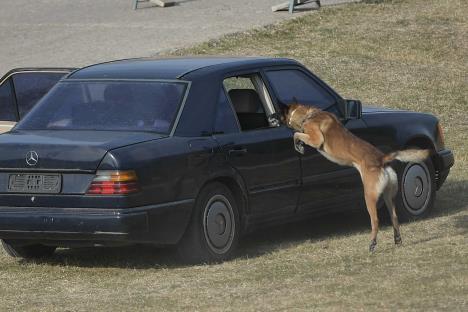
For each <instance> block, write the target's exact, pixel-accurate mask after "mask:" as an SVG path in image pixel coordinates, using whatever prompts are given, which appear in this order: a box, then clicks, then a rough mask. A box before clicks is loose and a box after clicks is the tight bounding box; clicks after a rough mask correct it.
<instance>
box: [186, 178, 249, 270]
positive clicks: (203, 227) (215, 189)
mask: <svg viewBox="0 0 468 312" xmlns="http://www.w3.org/2000/svg"><path fill="white" fill-rule="evenodd" d="M239 230H240V226H239V213H238V210H237V204H236V200H235V198H234V196H233V195H232V192H231V191H230V190H229V188H228V187H226V186H225V185H224V184H221V183H218V182H214V183H210V184H209V185H207V186H205V187H204V188H203V190H202V191H201V192H200V194H199V196H198V198H197V201H196V204H195V208H194V211H193V214H192V218H191V220H190V224H189V227H188V228H187V230H186V232H185V234H184V236H183V238H182V240H181V241H180V242H179V245H178V251H179V254H180V256H181V257H182V260H183V261H186V262H190V263H203V262H219V261H223V260H226V259H229V258H230V257H231V256H232V253H233V251H234V250H235V248H236V247H237V243H238V241H239Z"/></svg>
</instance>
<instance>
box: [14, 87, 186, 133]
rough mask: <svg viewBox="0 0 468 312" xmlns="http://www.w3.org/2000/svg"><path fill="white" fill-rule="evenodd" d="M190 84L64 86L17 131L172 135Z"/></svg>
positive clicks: (29, 116)
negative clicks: (85, 131) (55, 130)
mask: <svg viewBox="0 0 468 312" xmlns="http://www.w3.org/2000/svg"><path fill="white" fill-rule="evenodd" d="M185 88H186V84H185V83H179V82H157V81H151V82H139V81H122V82H116V81H76V82H61V83H59V84H58V85H57V86H56V87H55V88H54V89H53V90H52V91H51V92H50V93H48V94H47V95H46V96H45V97H44V98H43V99H42V100H41V101H40V102H39V103H38V104H37V106H36V107H35V108H34V109H33V110H32V111H31V112H30V113H29V114H28V115H27V116H26V118H25V119H24V120H23V121H22V122H20V123H19V125H18V127H17V129H44V130H45V129H59V130H61V129H73V130H131V131H134V130H135V131H155V132H159V133H167V132H169V131H170V128H171V125H172V122H173V121H174V119H175V115H176V113H177V110H178V107H179V105H180V103H181V101H182V98H183V94H184V92H185Z"/></svg>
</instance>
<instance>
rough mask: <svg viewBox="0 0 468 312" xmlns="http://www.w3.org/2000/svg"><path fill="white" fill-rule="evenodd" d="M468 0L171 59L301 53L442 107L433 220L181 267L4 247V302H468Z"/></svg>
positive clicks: (396, 95)
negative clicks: (26, 256) (441, 170)
mask: <svg viewBox="0 0 468 312" xmlns="http://www.w3.org/2000/svg"><path fill="white" fill-rule="evenodd" d="M465 12H468V2H466V1H462V0H412V1H410V0H407V1H367V3H361V4H354V5H348V6H342V7H335V8H323V9H322V10H321V11H320V12H318V13H311V14H308V15H305V16H302V17H299V18H297V19H295V20H291V21H288V22H284V23H281V24H278V25H273V26H269V27H266V28H261V29H256V30H252V31H249V32H246V33H239V34H234V35H229V36H226V37H223V38H221V39H219V40H213V41H209V42H206V43H203V44H201V45H198V46H195V47H191V48H188V49H183V50H179V51H175V52H173V54H180V55H186V54H211V55H213V54H216V55H219V54H227V55H265V56H275V57H276V56H278V57H280V56H281V57H283V56H285V57H292V58H295V59H297V60H299V61H301V62H303V63H304V64H306V65H307V66H308V67H309V68H310V69H311V70H313V71H314V72H315V73H317V74H318V75H319V76H320V77H322V78H323V79H324V80H325V81H327V82H328V83H329V84H330V85H332V86H333V87H334V88H335V89H336V90H337V91H338V92H339V93H341V94H342V95H344V96H345V97H348V98H357V99H361V100H363V101H364V102H365V103H373V104H375V105H382V106H386V107H398V108H404V109H411V110H417V111H423V112H430V113H433V114H435V115H437V116H438V117H439V118H440V120H441V122H442V125H443V128H444V129H445V134H446V145H447V146H448V147H450V148H452V149H453V150H454V152H455V157H456V165H455V167H454V168H453V169H452V172H451V174H450V176H449V178H448V180H447V182H446V183H445V185H444V187H443V188H442V189H441V190H440V191H439V192H438V198H437V201H436V205H435V211H434V212H433V214H432V215H431V217H430V218H428V219H425V220H423V221H419V222H413V223H407V224H404V225H403V226H402V235H403V241H404V244H403V246H402V247H401V248H395V247H394V246H393V244H392V230H391V228H390V227H388V226H386V227H383V229H382V231H381V232H380V234H379V245H378V251H377V253H376V254H374V255H369V254H368V252H367V243H368V235H369V221H368V217H367V216H366V213H365V212H364V211H363V212H362V213H354V214H345V215H338V216H334V217H333V216H332V217H330V216H328V217H323V218H319V219H315V220H313V221H308V222H303V223H300V224H294V225H287V226H282V227H276V228H273V229H268V230H263V231H259V232H257V233H255V235H251V236H249V237H247V238H246V239H245V240H244V241H243V243H242V244H241V246H240V250H239V253H238V257H237V258H236V259H234V260H232V261H229V262H226V263H222V264H217V265H205V266H183V265H181V264H178V263H177V262H175V261H174V259H173V258H172V255H171V252H170V251H168V250H159V249H151V248H144V249H141V248H124V249H114V248H109V249H106V248H96V249H81V250H80V249H77V250H60V251H59V252H58V253H57V255H56V256H55V257H54V258H53V259H52V260H49V261H46V262H28V261H24V260H15V259H12V258H9V257H8V256H6V255H5V254H4V253H3V252H0V310H5V311H9V310H21V311H23V310H32V311H63V310H69V311H74V310H76V311H88V310H96V309H97V310H103V311H116V310H117V311H120V310H139V311H145V310H146V311H167V310H173V311H180V310H190V311H195V310H203V311H205V310H206V311H219V310H226V311H241V310H242V311H265V310H272V311H278V310H288V311H289V310H294V311H302V310H332V311H342V310H429V311H436V310H450V311H453V310H459V311H466V310H467V308H468V211H467V208H468V142H467V139H468V117H467V112H468V98H467V97H468V74H467V72H468V68H467V67H468V53H467V51H468V23H467V20H466V16H465V15H466V14H464V13H465Z"/></svg>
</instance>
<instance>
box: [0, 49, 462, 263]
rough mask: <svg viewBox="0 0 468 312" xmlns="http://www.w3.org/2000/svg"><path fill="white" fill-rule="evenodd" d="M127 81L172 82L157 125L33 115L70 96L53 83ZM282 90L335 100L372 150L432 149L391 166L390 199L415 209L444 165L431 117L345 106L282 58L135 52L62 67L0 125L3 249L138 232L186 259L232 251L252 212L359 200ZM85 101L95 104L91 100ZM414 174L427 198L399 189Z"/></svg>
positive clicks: (329, 103) (410, 183) (337, 206)
mask: <svg viewBox="0 0 468 312" xmlns="http://www.w3.org/2000/svg"><path fill="white" fill-rule="evenodd" d="M136 83H143V84H148V86H149V87H148V88H151V84H153V83H154V84H161V85H162V84H168V85H171V86H170V87H171V88H175V86H176V85H177V88H179V89H180V92H179V91H178V92H179V93H177V94H178V95H179V97H178V100H177V101H175V102H174V103H176V102H177V104H174V105H175V110H174V115H173V118H172V119H170V120H169V119H168V122H167V127H166V129H165V131H162V130H158V131H152V130H151V127H150V128H144V129H143V128H141V129H139V128H138V129H137V128H135V129H133V128H125V127H124V128H122V129H121V128H118V129H114V128H113V127H111V126H109V127H108V128H103V129H101V128H99V129H96V127H98V126H93V122H94V123H96V121H98V122H97V123H100V122H102V123H106V122H107V120H105V119H106V117H100V118H101V119H98V118H97V117H93V118H95V119H93V120H94V121H90V124H89V125H87V126H85V127H82V128H79V129H76V128H73V129H68V128H61V127H62V125H64V124H71V123H70V120H69V119H70V118H75V117H67V118H68V119H67V118H64V119H61V120H57V122H55V123H53V126H51V123H49V124H47V122H42V121H41V122H42V123H41V122H39V121H37V120H39V119H41V118H42V119H44V118H46V117H47V118H54V117H53V115H51V113H50V109H49V111H46V110H45V108H41V107H44V106H47V105H49V106H50V105H52V106H51V107H55V108H54V109H56V110H58V109H61V108H60V107H66V106H67V105H70V106H71V105H74V104H71V103H70V101H69V102H67V101H63V103H60V105H59V106H53V105H55V104H54V103H53V104H50V103H46V102H47V101H49V102H51V101H52V102H53V101H54V99H55V98H59V96H58V95H56V94H57V93H59V92H60V90H59V89H60V88H72V89H71V90H75V89H77V90H78V87H77V88H75V89H73V88H74V87H73V86H75V85H81V87H82V86H84V87H90V88H89V89H90V90H92V88H91V85H92V84H95V85H96V86H101V84H104V85H105V86H104V87H106V90H107V89H109V90H110V88H111V85H115V84H117V87H116V88H114V89H113V91H112V92H114V94H113V96H114V97H115V98H117V97H127V96H128V93H129V92H121V91H122V89H125V88H126V87H128V86H132V85H133V84H136ZM81 87H80V88H81ZM104 87H102V88H104ZM164 87H165V85H164ZM96 88H98V87H96ZM96 88H95V89H96ZM138 88H140V87H138ZM119 89H120V91H119ZM57 90H58V91H57ZM79 90H81V89H79ZM129 90H130V89H129ZM133 90H137V89H135V88H134V89H133ZM138 90H140V89H138ZM54 92H55V98H54ZM70 92H72V91H68V93H70ZM106 92H107V91H104V94H105V93H106ZM112 92H111V91H109V92H108V93H109V94H111V93H112ZM119 92H120V93H119ZM145 92H146V91H145ZM171 92H172V91H171ZM51 93H52V95H51ZM111 95H112V94H111ZM80 96H82V97H89V95H80ZM132 96H133V98H129V99H127V100H126V101H127V102H126V104H122V105H127V106H128V107H127V106H125V107H127V108H125V109H127V110H128V109H130V108H131V107H134V106H135V105H137V104H135V103H136V101H137V100H135V97H137V96H138V95H137V94H135V92H133V93H132ZM48 97H49V98H50V97H52V100H50V99H49V100H48V99H47V98H48ZM83 101H85V100H83ZM106 101H107V100H106V98H105V96H104V99H103V100H99V101H97V102H100V103H101V102H102V103H104V104H106V105H107V104H108V103H107V102H106ZM292 101H299V102H301V103H304V104H314V105H318V106H320V107H321V108H322V109H325V110H328V111H331V112H333V113H336V114H337V116H338V117H339V118H340V119H341V120H342V121H343V124H344V125H345V127H346V128H348V129H349V130H350V131H352V132H353V133H355V134H356V135H358V136H359V137H361V138H363V139H365V140H367V141H369V142H370V143H372V144H374V145H375V146H377V147H379V148H380V149H381V150H383V151H391V150H398V149H404V148H407V147H410V146H416V147H420V148H429V149H431V150H433V151H434V153H433V156H432V158H431V159H430V160H429V161H428V162H427V163H428V164H427V165H424V166H423V167H421V168H419V167H414V166H417V165H416V164H405V165H404V166H402V168H401V170H400V178H401V187H402V189H403V191H402V192H403V194H402V195H401V196H402V198H403V203H402V204H401V206H402V207H400V208H399V209H401V210H404V213H406V214H408V215H410V216H414V217H417V216H420V215H423V214H425V213H426V210H428V209H429V208H430V207H429V206H430V201H431V200H433V195H434V194H435V189H436V188H439V187H440V186H441V185H442V183H443V182H444V180H445V178H446V177H447V175H448V172H449V169H450V167H451V166H452V165H453V155H452V153H451V152H450V151H449V150H447V149H445V147H444V144H443V137H442V133H441V130H440V126H439V123H438V120H437V118H436V117H434V116H432V115H429V114H422V113H416V112H410V111H399V110H386V109H381V108H371V107H363V109H362V116H361V114H360V113H359V112H355V113H348V114H346V113H344V110H343V107H346V103H349V101H348V102H346V101H344V100H343V99H342V98H341V97H340V96H339V95H338V94H337V93H336V92H335V91H334V90H333V89H331V88H330V87H329V86H327V85H326V84H325V83H324V82H323V81H321V80H320V79H319V78H318V77H316V76H315V75H313V74H312V73H311V72H310V71H309V70H307V69H306V68H305V67H304V66H303V65H301V64H300V63H298V62H296V61H294V60H290V59H270V58H184V59H177V58H176V59H133V60H123V61H116V62H109V63H103V64H98V65H93V66H90V67H85V68H83V69H80V70H77V71H74V72H72V73H71V74H69V75H68V76H67V77H65V78H64V79H63V80H61V82H59V83H58V85H57V86H56V87H54V88H53V89H52V91H50V92H49V93H48V95H46V97H45V98H44V99H43V100H42V101H40V102H39V104H38V105H37V106H36V107H35V108H34V109H33V110H32V112H31V113H30V114H29V115H28V116H27V117H26V118H25V119H24V120H23V121H21V122H20V123H19V124H18V125H17V126H16V127H15V128H14V129H13V130H12V131H11V132H9V133H6V134H3V135H1V136H0V151H1V153H0V238H1V239H3V240H4V241H5V246H6V247H7V250H10V254H15V252H16V251H19V252H16V254H17V255H18V254H19V255H21V256H28V255H29V256H34V255H38V254H41V252H36V251H35V250H40V251H44V250H43V249H40V247H41V246H42V247H43V248H46V247H48V246H49V247H50V246H52V247H50V248H53V247H56V246H71V247H73V246H76V245H79V246H83V245H86V246H92V245H115V244H119V245H120V244H121V245H125V244H136V243H147V244H157V245H171V244H179V246H182V247H181V248H182V249H183V250H185V251H187V250H189V249H190V248H192V249H197V250H198V251H199V254H197V259H198V260H210V259H215V260H216V259H224V258H225V257H227V256H228V255H230V254H231V252H232V250H233V249H234V248H235V243H236V242H237V240H238V236H239V235H240V234H241V233H243V232H245V231H248V230H249V229H252V228H255V227H256V226H261V225H269V224H273V223H278V222H286V221H291V220H295V219H301V218H304V217H305V216H308V215H316V214H321V213H324V212H330V211H337V210H346V209H352V208H356V207H359V206H360V205H361V204H362V197H363V195H362V185H361V181H360V177H359V174H358V172H357V171H356V170H355V169H354V168H349V167H340V166H338V165H336V164H334V163H331V162H330V161H328V160H327V159H325V158H324V157H322V156H321V155H320V154H319V153H317V152H316V151H315V150H313V149H307V150H306V153H305V155H300V154H299V153H297V152H296V151H295V149H294V146H293V140H292V135H293V131H292V130H291V129H289V128H287V127H286V126H285V125H283V124H281V122H279V120H278V119H277V118H275V116H276V115H275V113H277V112H278V110H279V106H280V105H281V104H287V103H288V102H292ZM93 103H94V102H93ZM102 103H101V104H102ZM343 103H344V104H343ZM353 103H354V104H356V102H353ZM101 104H99V105H101ZM358 104H359V103H358ZM57 105H58V104H57ZM83 105H84V104H83ZM93 105H94V104H93ZM96 105H98V104H95V106H96ZM132 105H133V106H132ZM343 105H344V106H343ZM83 107H84V106H83ZM73 109H74V108H73ZM87 109H90V110H89V112H88V111H86V110H87ZM117 109H120V108H117ZM70 110H72V109H70ZM83 110H84V111H85V112H88V115H86V116H90V115H93V114H99V113H98V112H95V110H94V107H93V108H83ZM140 111H141V110H140ZM112 112H113V110H112V108H109V116H111V115H112ZM122 112H123V111H122ZM122 112H121V113H120V114H122ZM67 114H71V115H70V116H72V115H73V114H74V115H73V116H76V115H77V114H79V112H73V113H67ZM129 114H137V113H133V112H132V113H129ZM44 115H47V116H45V117H44ZM67 116H68V115H67ZM86 116H85V117H80V118H82V120H83V122H86V121H88V119H87V117H86ZM109 118H111V117H109ZM129 118H130V117H129ZM138 118H144V117H138ZM138 118H137V119H138ZM119 122H120V121H117V122H116V123H119ZM140 123H141V124H144V122H143V121H140V120H138V121H137V122H136V123H135V124H140ZM41 125H47V126H41ZM80 127H81V124H80ZM111 128H112V129H111ZM28 160H29V162H28ZM31 163H33V164H31ZM119 172H123V173H124V175H123V178H122V176H121V173H119ZM106 174H107V177H108V178H109V175H112V174H115V175H116V176H117V179H122V181H130V182H128V183H129V184H128V185H127V184H125V183H127V182H122V183H123V184H122V185H124V186H122V187H123V188H124V189H125V188H127V187H130V188H131V190H132V191H131V192H128V193H126V194H95V193H93V192H94V190H95V189H93V186H92V185H93V183H94V182H93V181H98V180H99V179H101V176H106ZM96 179H97V180H96ZM103 179H104V180H105V178H103ZM109 179H112V178H109ZM99 181H100V180H99ZM106 181H107V180H106ZM109 181H110V180H109ZM116 181H117V180H116ZM119 181H120V180H119ZM421 181H422V182H421ZM47 183H51V184H53V186H51V187H50V188H47V187H46V186H47V185H45V184H47ZM103 183H110V182H103ZM116 183H117V184H119V183H121V182H116ZM415 183H416V184H417V183H422V185H420V186H421V187H424V188H425V190H424V191H425V192H424V193H423V195H424V196H425V198H422V199H421V198H419V197H418V196H416V195H414V194H413V195H411V193H414V188H415ZM98 184H99V183H98ZM119 185H120V184H119ZM129 185H130V186H129ZM99 187H100V186H99V185H98V187H97V190H98V192H100V191H102V190H104V188H102V189H100V188H99ZM112 187H114V186H111V188H112ZM133 188H134V189H133ZM48 190H49V191H48ZM125 190H128V189H125ZM111 192H112V190H111ZM405 198H406V199H405ZM190 246H191V247H190ZM49 250H50V249H49ZM194 253H196V252H194ZM185 255H187V252H186V253H185Z"/></svg>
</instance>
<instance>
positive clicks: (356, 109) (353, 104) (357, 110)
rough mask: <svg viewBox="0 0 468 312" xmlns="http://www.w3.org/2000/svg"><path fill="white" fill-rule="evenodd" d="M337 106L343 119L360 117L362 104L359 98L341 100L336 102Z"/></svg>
mask: <svg viewBox="0 0 468 312" xmlns="http://www.w3.org/2000/svg"><path fill="white" fill-rule="evenodd" d="M338 108H339V110H340V112H341V114H342V115H343V118H344V119H345V120H349V119H360V118H361V117H362V104H361V101H359V100H342V101H340V102H338Z"/></svg>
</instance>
